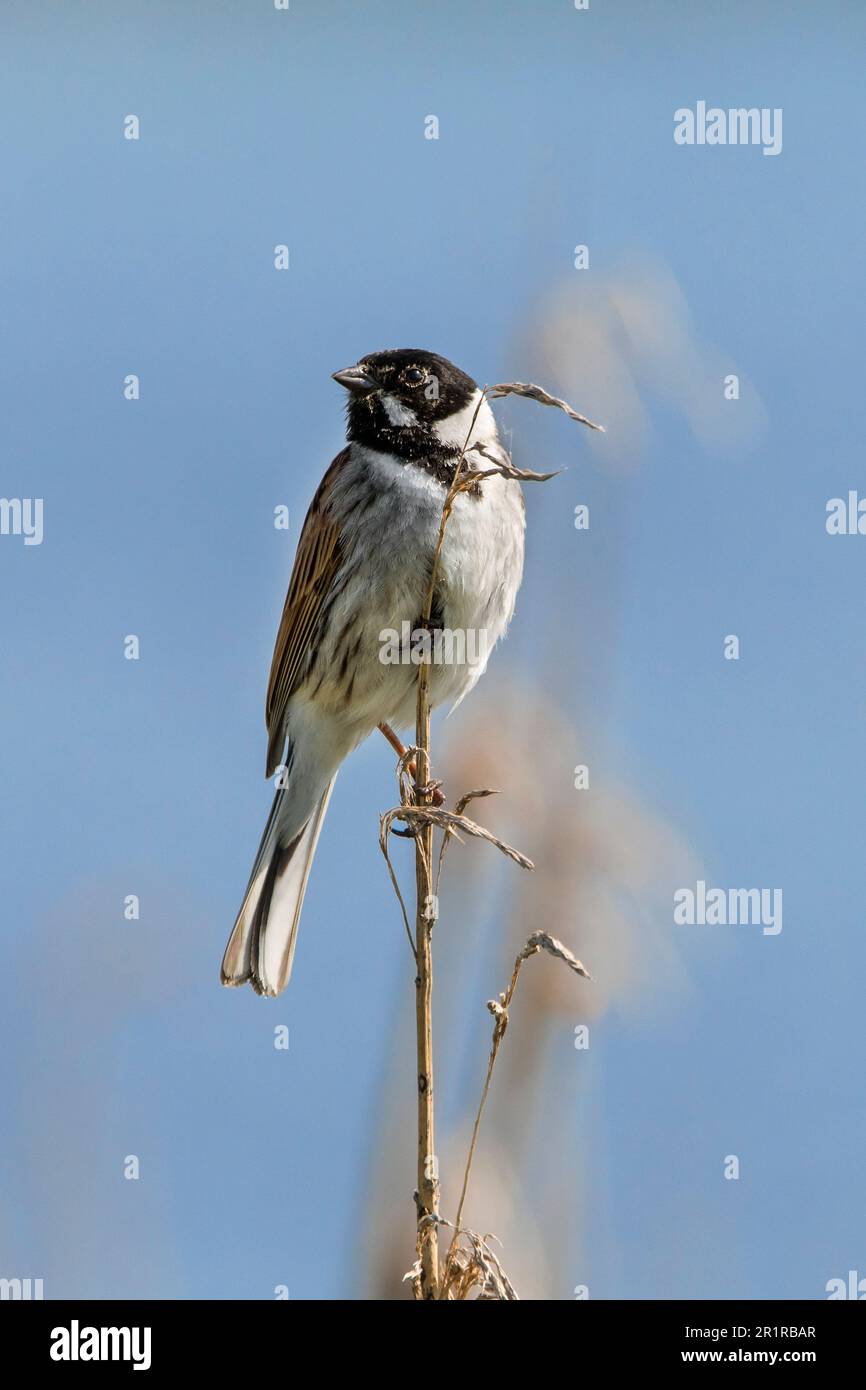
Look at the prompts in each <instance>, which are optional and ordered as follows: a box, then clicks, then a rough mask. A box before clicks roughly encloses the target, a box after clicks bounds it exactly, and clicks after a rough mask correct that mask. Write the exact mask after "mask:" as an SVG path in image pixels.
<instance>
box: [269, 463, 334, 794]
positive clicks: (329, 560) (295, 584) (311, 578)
mask: <svg viewBox="0 0 866 1390" xmlns="http://www.w3.org/2000/svg"><path fill="white" fill-rule="evenodd" d="M348 456H349V451H348V449H343V450H342V451H341V453H339V454H338V455H337V457H336V458H335V459H334V462H333V463H332V464H331V466H330V468H329V469H328V471H327V473H326V474H325V476H324V478H323V479H322V481H321V483H320V484H319V486H318V488H317V490H316V495H315V497H314V498H313V500H312V502H311V503H310V510H309V511H308V512H307V517H306V520H305V521H304V525H303V529H302V531H301V538H300V540H299V541H298V552H297V554H296V555H295V564H294V568H293V570H292V577H291V579H290V580H289V591H288V593H287V594H286V601H285V604H284V605H283V616H282V618H281V619H280V628H279V631H278V633H277V641H276V645H275V646H274V656H273V660H272V662H271V674H270V678H269V680H268V697H267V701H266V702H265V723H266V725H267V729H268V760H267V772H266V774H265V775H266V776H267V777H270V776H271V773H272V772H274V771H275V769H276V768H277V767H278V766H279V763H280V759H281V758H282V753H283V738H284V721H285V717H286V706H287V704H288V702H289V697H290V696H291V695H292V693H293V692H294V691H295V690H297V688H298V686H299V685H300V683H301V681H302V680H303V678H304V676H305V675H306V672H307V667H308V662H309V657H310V643H311V641H312V638H313V634H314V632H315V630H316V624H317V622H318V619H319V616H320V614H321V612H322V608H323V606H324V603H325V600H326V599H327V597H328V594H329V592H330V589H331V586H332V584H333V582H334V579H335V577H336V575H337V571H338V570H339V568H340V561H341V559H342V552H341V549H340V533H339V527H338V526H337V525H336V523H335V522H334V519H333V517H332V516H331V513H330V509H329V506H328V503H329V499H330V494H331V489H332V487H333V485H334V480H335V477H336V475H337V474H338V473H339V471H340V469H341V468H342V467H343V466H344V465H345V463H346V462H347V460H348Z"/></svg>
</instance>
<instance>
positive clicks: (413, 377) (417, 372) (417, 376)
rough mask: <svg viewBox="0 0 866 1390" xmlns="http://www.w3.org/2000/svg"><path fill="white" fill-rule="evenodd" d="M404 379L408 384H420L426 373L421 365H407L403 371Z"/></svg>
mask: <svg viewBox="0 0 866 1390" xmlns="http://www.w3.org/2000/svg"><path fill="white" fill-rule="evenodd" d="M403 380H404V381H405V383H406V385H407V386H420V385H421V382H422V381H423V380H424V373H423V372H422V370H421V368H420V367H407V368H406V370H405V372H404V373H403Z"/></svg>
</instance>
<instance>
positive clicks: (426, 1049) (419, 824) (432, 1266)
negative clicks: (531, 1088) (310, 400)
mask: <svg viewBox="0 0 866 1390" xmlns="http://www.w3.org/2000/svg"><path fill="white" fill-rule="evenodd" d="M488 395H489V396H492V397H500V396H507V395H518V396H525V397H528V398H529V399H531V400H535V401H538V402H539V403H540V404H542V405H551V406H556V407H557V408H558V409H560V410H563V411H565V413H566V414H567V415H568V416H569V417H570V418H571V419H572V420H576V421H578V422H579V423H580V424H584V425H587V426H589V428H590V429H594V430H600V429H602V426H601V425H596V424H594V423H593V422H592V421H591V420H588V419H587V418H586V417H585V416H583V415H580V414H578V412H577V411H575V410H573V409H572V408H571V406H570V405H568V404H567V403H566V402H565V401H562V400H559V399H558V398H557V397H555V396H551V395H550V394H549V393H548V392H547V391H545V390H543V388H542V387H540V386H533V385H529V384H527V383H525V382H505V383H500V384H499V385H497V386H492V387H487V386H485V387H484V389H483V391H482V392H481V393H480V395H479V398H478V404H477V405H476V407H475V412H474V414H473V416H472V421H471V423H470V426H469V430H468V433H467V435H466V440H465V442H464V444H463V448H462V449H461V451H460V456H459V458H458V460H457V464H456V466H455V469H454V476H453V478H452V480H451V484H450V487H449V489H448V492H447V494H446V496H445V500H444V503H443V506H442V517H441V520H440V523H439V534H438V537H437V541H436V548H435V551H434V554H433V562H432V564H431V567H430V580H429V583H428V586H427V595H426V599H425V603H424V609H423V612H422V614H421V621H422V623H423V624H424V625H425V626H428V627H429V624H430V621H431V617H432V613H433V600H434V596H435V592H436V580H437V577H438V573H439V562H440V557H441V554H442V545H443V542H444V539H445V528H446V526H447V524H448V518H449V517H450V515H451V512H452V510H453V507H454V502H455V499H456V498H457V496H458V494H459V493H460V492H463V491H465V490H466V489H468V488H470V487H474V486H475V485H476V484H477V483H478V482H480V481H481V480H483V479H485V478H490V477H493V476H494V475H498V476H500V477H505V478H509V479H514V480H517V481H520V482H546V481H547V480H548V479H549V478H552V477H554V476H555V475H554V474H552V473H533V472H531V471H530V470H529V469H521V468H515V466H514V465H513V463H512V462H511V460H510V458H508V456H507V454H505V452H504V451H503V452H502V454H494V453H492V452H491V451H489V450H487V449H486V448H484V447H483V446H482V445H480V444H474V445H471V446H470V444H469V441H470V439H471V438H472V431H473V430H474V428H475V422H476V420H477V419H478V412H479V411H480V409H481V405H482V402H483V401H484V400H485V398H486V397H487V396H488ZM473 452H476V453H478V454H479V456H480V457H482V458H484V460H485V461H487V462H489V463H490V464H491V465H492V466H491V467H490V468H489V469H485V470H483V471H482V470H478V469H475V468H470V469H467V468H466V459H467V454H470V453H473ZM429 668H430V654H429V652H428V653H427V655H426V657H425V658H424V659H423V660H421V661H420V662H419V665H418V695H417V701H416V707H415V747H414V748H410V749H407V750H405V751H404V752H403V753H402V754H401V757H400V762H399V764H398V781H399V783H400V788H401V796H400V806H399V807H398V808H396V809H395V810H393V811H389V812H387V813H386V814H385V815H383V816H382V817H381V822H380V837H379V838H380V846H381V848H382V851H383V853H384V855H385V860H386V862H387V865H388V872H389V874H390V876H391V882H392V884H393V886H394V889H395V892H396V894H397V898H398V900H399V903H400V908H401V911H402V913H403V920H404V923H405V926H406V931H407V934H408V936H409V940H410V944H411V945H412V950H413V953H414V958H415V969H416V973H415V1041H416V1054H417V1084H418V1146H417V1159H418V1164H417V1189H416V1194H415V1202H416V1210H417V1226H416V1260H415V1264H414V1265H413V1267H412V1269H411V1271H410V1274H409V1277H411V1279H412V1287H413V1292H414V1295H415V1297H416V1298H418V1299H424V1300H433V1299H438V1298H442V1297H447V1298H452V1299H453V1298H455V1297H459V1298H467V1297H468V1295H469V1292H470V1290H471V1289H473V1288H475V1287H478V1288H479V1289H480V1293H479V1298H483V1299H487V1298H490V1299H503V1298H508V1299H510V1298H516V1297H517V1295H516V1293H515V1292H514V1290H513V1288H512V1287H511V1284H510V1283H509V1281H508V1279H507V1277H506V1276H505V1273H504V1271H503V1270H502V1268H501V1265H500V1264H499V1261H498V1259H497V1257H496V1256H495V1254H494V1252H493V1251H492V1250H491V1249H490V1247H489V1244H488V1243H487V1237H481V1236H478V1235H476V1234H475V1233H474V1232H471V1231H468V1232H467V1231H462V1230H461V1227H460V1218H461V1216H462V1213H463V1204H464V1201H465V1197H466V1190H467V1187H468V1183H469V1172H470V1169H471V1165H472V1158H473V1156H474V1152H475V1143H476V1141H477V1137H478V1127H479V1125H480V1122H481V1113H482V1111H483V1108H484V1102H485V1101H486V1098H487V1092H488V1090H489V1088H490V1078H491V1075H492V1071H493V1063H494V1062H495V1060H496V1052H498V1050H499V1043H500V1042H501V1040H502V1035H503V1034H504V1032H505V1026H506V1024H507V1004H505V1005H504V1006H503V1007H504V1009H505V1013H504V1022H503V1023H502V1024H501V1030H500V1032H499V1035H498V1037H497V1034H496V1027H494V1050H493V1052H492V1053H491V1059H490V1063H489V1066H488V1074H487V1081H486V1083H485V1087H484V1093H483V1096H482V1100H481V1105H480V1107H479V1111H478V1115H477V1117H476V1123H475V1129H474V1132H473V1136H472V1146H471V1149H470V1154H469V1159H468V1162H467V1168H466V1172H465V1175H464V1181H463V1191H462V1195H461V1199H460V1206H459V1209H458V1218H457V1223H456V1225H455V1229H454V1237H453V1238H452V1241H451V1245H450V1247H449V1251H448V1259H447V1261H446V1277H445V1278H444V1279H440V1271H439V1230H438V1228H439V1225H440V1224H445V1225H447V1224H450V1223H447V1222H443V1218H442V1217H441V1216H440V1214H439V1174H438V1165H437V1159H436V1147H435V1092H434V1072H433V952H432V937H433V927H434V924H435V921H436V916H437V911H438V909H437V906H436V904H437V902H438V889H439V880H440V878H441V873H442V863H443V860H444V855H445V849H446V846H447V844H448V841H449V839H450V838H451V836H452V835H456V834H457V830H458V828H459V829H462V830H464V831H466V832H467V833H468V834H470V835H474V836H479V837H481V838H482V839H486V840H488V841H489V842H490V843H492V844H494V845H496V846H497V848H498V849H500V850H502V851H503V853H505V854H507V855H508V856H509V857H510V858H512V859H513V860H515V862H516V863H518V864H520V865H521V866H522V867H524V868H527V869H531V868H532V867H533V866H532V863H531V861H530V860H528V859H527V858H526V856H525V855H523V854H521V853H520V852H519V851H518V850H515V849H512V847H511V846H510V845H506V844H504V843H503V842H502V841H501V840H497V839H496V837H495V836H493V835H491V834H490V832H489V831H486V830H484V829H483V827H481V826H479V825H477V824H476V823H475V822H474V821H470V820H468V819H467V817H466V816H465V815H464V814H463V812H464V810H465V808H466V805H467V804H468V802H469V800H471V799H472V798H473V797H478V796H488V795H491V793H490V792H487V791H477V792H470V793H469V794H468V795H467V796H465V797H463V798H461V800H460V802H458V805H457V809H456V811H454V812H449V811H445V810H443V809H442V807H441V805H434V804H433V800H434V794H435V793H436V791H437V784H435V783H433V782H432V781H431V776H430V694H429V687H430V669H429ZM382 731H383V733H384V732H385V729H384V728H383V730H382ZM389 733H390V731H388V733H386V737H388V735H389ZM389 741H391V742H392V746H393V739H391V740H389ZM412 759H414V765H413V763H412V761H411V760H412ZM410 769H411V772H412V773H414V784H413V785H412V787H411V789H410V788H409V787H408V786H407V785H406V784H407V779H408V776H409V771H410ZM395 820H402V821H404V822H405V824H406V825H407V829H408V830H409V831H410V832H411V833H412V834H413V838H414V840H415V931H414V935H413V933H412V930H411V928H410V926H409V918H408V914H407V912H406V906H405V903H404V901H403V897H402V894H401V892H400V887H399V884H398V882H397V878H396V875H395V873H394V870H393V867H392V865H391V861H390V857H389V854H388V836H389V835H390V834H399V833H400V832H399V831H395V830H394V829H393V822H394V821H395ZM434 825H438V826H440V827H441V828H442V830H443V842H442V846H441V849H440V854H439V863H438V867H437V873H436V894H434V890H433V827H434ZM457 838H458V839H459V835H458V836H457ZM536 935H537V936H538V937H539V938H541V937H542V936H544V933H537V934H536ZM548 940H550V941H552V940H553V938H548ZM527 944H528V943H527ZM539 944H543V943H539ZM555 944H556V945H557V947H559V943H555ZM537 949H539V946H538V945H536V946H535V947H534V948H533V950H537ZM545 949H550V947H549V946H547V947H545ZM559 950H560V952H564V953H565V956H569V954H570V953H568V952H567V951H566V949H565V947H560V948H559ZM529 953H530V954H532V952H529ZM524 958H525V956H523V955H521V956H520V957H518V962H517V964H516V965H515V973H514V976H513V977H512V983H511V986H510V989H509V992H508V995H507V999H508V1001H509V1002H510V999H511V996H512V995H513V993H514V987H515V985H516V983H517V976H518V974H519V968H520V964H521V963H522V960H523V959H524ZM571 961H574V957H571ZM575 966H578V967H579V969H580V971H581V972H582V973H584V974H585V973H586V972H585V971H583V967H582V966H580V965H579V962H575ZM573 968H574V967H573ZM505 998H506V996H503V999H505ZM464 1238H465V1239H466V1241H467V1242H468V1244H467V1246H466V1247H465V1248H463V1249H461V1247H460V1246H459V1241H460V1240H461V1239H464ZM455 1281H457V1282H455ZM455 1288H459V1292H456V1293H455V1292H454V1290H455Z"/></svg>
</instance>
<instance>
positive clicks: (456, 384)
mask: <svg viewBox="0 0 866 1390" xmlns="http://www.w3.org/2000/svg"><path fill="white" fill-rule="evenodd" d="M334 380H335V381H338V382H339V383H340V385H341V386H345V388H346V390H347V391H348V392H349V400H348V407H347V409H348V427H347V435H348V437H349V439H351V440H355V441H357V442H358V443H359V444H366V445H367V446H368V447H370V448H374V449H380V450H388V451H389V452H393V453H395V454H398V455H399V456H400V457H402V458H407V459H411V458H420V457H422V456H424V455H425V454H427V453H429V452H430V450H431V449H440V448H444V449H446V451H447V452H451V447H452V446H451V442H450V438H449V436H448V432H447V431H442V432H441V434H442V436H443V437H444V438H448V439H449V442H448V443H447V444H444V443H443V442H442V438H441V437H440V430H438V429H437V426H441V425H442V424H443V422H445V421H447V420H449V419H450V418H451V417H452V416H455V415H458V414H459V413H460V412H461V411H465V410H466V409H467V407H468V406H469V405H470V403H471V402H472V401H474V400H475V399H476V396H477V392H478V387H477V386H476V384H475V382H474V381H473V380H472V378H471V377H469V376H467V375H466V373H465V372H461V370H460V368H459V367H455V366H454V363H453V362H449V361H448V359H447V357H440V356H439V355H438V353H435V352H425V351H424V350H423V349H422V348H395V349H393V350H390V351H387V352H371V353H369V354H368V355H367V356H366V357H362V358H361V360H360V362H358V363H357V365H356V366H354V367H347V368H346V370H345V371H342V372H334ZM468 425H469V421H468V420H467V428H468Z"/></svg>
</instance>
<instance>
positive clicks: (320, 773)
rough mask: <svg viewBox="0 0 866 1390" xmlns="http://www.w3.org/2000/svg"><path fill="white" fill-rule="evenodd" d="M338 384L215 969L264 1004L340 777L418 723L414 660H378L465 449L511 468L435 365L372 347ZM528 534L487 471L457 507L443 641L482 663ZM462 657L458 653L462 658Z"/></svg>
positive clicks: (486, 420) (426, 562) (421, 590)
mask: <svg viewBox="0 0 866 1390" xmlns="http://www.w3.org/2000/svg"><path fill="white" fill-rule="evenodd" d="M334 380H335V381H337V382H339V384H340V385H341V386H343V387H345V389H346V391H347V392H348V411H347V414H348V425H347V430H346V437H347V441H348V442H347V444H346V447H345V448H344V449H343V450H342V451H341V452H340V453H339V454H338V455H337V457H336V458H335V459H334V461H333V463H332V464H331V466H330V468H329V469H328V471H327V472H326V473H325V476H324V478H323V479H322V481H321V483H320V484H319V487H318V490H317V492H316V494H315V496H314V498H313V501H312V503H311V505H310V509H309V511H308V513H307V517H306V520H305V522H304V526H303V529H302V531H301V537H300V540H299V542H298V552H297V555H296V556H295V564H294V569H293V570H292V576H291V579H290V581H289V590H288V594H287V596H286V602H285V606H284V608H283V615H282V620H281V622H280V627H279V631H278V633H277V640H276V646H275V648H274V656H273V661H272V664H271V674H270V680H269V682H268V694H267V702H266V706H265V720H266V724H267V730H268V754H267V768H266V775H267V776H268V777H270V776H272V775H273V773H274V772H275V771H276V770H277V768H281V775H280V777H279V779H278V790H277V793H276V796H275V798H274V804H273V806H272V808H271V813H270V816H269V817H268V821H267V824H266V826H265V830H264V834H263V835H262V839H261V843H260V845H259V850H258V854H257V855H256V860H255V863H254V865H253V870H252V873H251V875H250V880H249V884H248V886H247V890H246V893H245V895H244V900H243V903H242V904H241V909H240V912H239V913H238V917H237V921H236V922H235V925H234V929H233V931H232V934H231V937H230V938H229V943H228V946H227V947H226V951H225V956H224V957H223V963H222V982H223V984H225V985H242V984H245V983H246V982H247V981H249V983H250V984H251V985H252V987H253V989H254V990H255V991H256V992H257V993H258V994H266V995H276V994H279V993H280V992H281V991H282V990H283V989H284V988H285V986H286V984H287V982H288V979H289V974H290V972H291V968H292V957H293V955H294V950H295V941H296V938H297V932H298V921H299V919H300V915H301V906H302V904H303V899H304V890H305V888H306V885H307V879H308V877H309V873H310V866H311V863H312V859H313V854H314V851H315V848H316V842H317V840H318V838H319V832H320V830H321V828H322V821H323V819H324V816H325V811H326V809H327V805H328V799H329V797H330V795H331V789H332V787H333V785H334V778H335V777H336V775H337V770H338V768H339V766H340V764H341V763H342V762H343V759H344V758H346V757H347V756H348V754H349V753H351V751H352V749H353V748H355V747H356V746H357V745H358V744H359V743H360V742H361V741H362V739H365V738H366V737H367V735H368V734H369V733H371V732H372V731H373V730H374V729H375V728H376V726H377V725H379V724H391V725H395V726H396V727H397V728H406V727H408V726H411V725H413V724H414V717H415V701H416V694H417V679H418V669H417V664H416V663H414V662H412V661H407V660H403V659H401V660H397V661H395V660H393V659H392V660H383V659H382V658H383V633H385V632H392V633H402V634H406V633H410V634H413V635H415V634H417V633H418V632H419V629H421V626H422V615H423V612H424V606H425V602H426V597H427V589H428V586H429V581H430V574H431V568H432V562H433V556H434V552H435V549H436V543H437V538H438V534H439V525H440V521H441V517H442V506H443V503H444V500H445V496H446V492H447V490H448V487H449V484H450V483H451V481H452V479H453V477H454V472H455V469H456V467H457V464H458V461H459V459H460V457H461V454H462V453H463V452H464V449H466V453H465V461H464V464H463V467H464V468H465V469H473V470H474V471H477V472H481V471H482V470H483V469H485V467H487V468H489V462H490V460H491V459H494V460H501V461H502V462H506V463H507V461H508V456H507V454H506V452H505V450H504V449H503V447H502V445H501V444H500V442H499V439H498V436H497V432H496V422H495V420H494V418H493V413H492V411H491V409H490V407H489V405H488V403H487V400H486V399H482V398H481V393H480V391H479V389H478V387H477V385H476V384H475V382H474V381H473V380H472V379H471V377H468V376H467V375H466V374H465V372H461V371H460V370H459V368H457V367H455V366H454V365H453V364H452V363H451V362H449V361H448V360H447V359H446V358H444V357H439V356H437V354H436V353H432V352H423V351H420V350H415V349H411V348H407V349H402V350H399V351H389V352H375V353H373V354H372V355H371V356H369V357H365V358H363V359H362V360H361V361H360V362H359V363H358V364H357V366H354V367H349V368H348V369H347V370H345V371H340V372H335V373H334ZM479 401H480V405H479ZM476 412H477V413H476ZM473 421H474V423H473ZM470 428H471V438H468V436H469V434H470ZM473 459H474V460H475V462H473ZM523 532H524V507H523V495H522V492H521V489H520V484H519V483H518V482H516V481H514V480H512V479H508V478H505V477H502V476H500V475H496V476H492V477H491V476H489V477H486V478H484V479H483V480H480V481H478V482H476V483H475V484H474V485H473V486H472V487H471V488H470V489H468V490H467V491H462V492H460V493H459V494H458V495H457V497H456V499H455V504H454V508H453V511H452V513H451V516H450V518H449V521H448V525H447V527H446V530H445V538H444V543H443V546H442V551H441V554H440V560H439V566H438V571H437V582H436V590H435V594H434V604H433V614H432V618H433V625H434V626H435V627H436V628H439V629H448V630H450V632H451V633H463V634H467V633H483V634H485V635H486V640H485V642H484V651H485V652H486V653H489V651H490V650H492V648H493V646H494V645H495V643H496V642H497V640H498V639H499V638H500V637H501V636H502V634H503V633H504V631H505V629H506V627H507V625H508V622H509V620H510V618H511V615H512V613H513V611H514V603H515V599H516V596H517V590H518V588H519V586H520V580H521V576H522V573H523ZM424 631H426V629H424ZM428 636H429V633H428ZM455 652H456V653H457V655H466V654H467V652H468V645H467V647H466V650H465V651H463V652H461V650H460V648H459V645H458V644H455V648H454V649H453V650H452V651H451V653H450V654H451V656H452V657H453V656H454V655H455ZM476 655H477V648H476ZM485 666H486V655H484V656H483V657H482V659H480V660H479V659H476V660H473V661H470V660H469V659H466V660H453V659H452V660H446V661H441V662H439V663H437V662H436V661H435V658H434V663H433V664H432V665H431V666H430V671H429V692H430V701H431V704H432V705H438V704H442V703H443V702H446V701H448V702H457V701H459V700H461V699H462V698H463V696H464V695H465V694H466V693H467V691H469V690H471V689H472V687H473V685H474V684H475V682H476V681H477V680H478V678H479V676H480V675H481V674H482V671H483V670H484V667H485Z"/></svg>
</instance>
